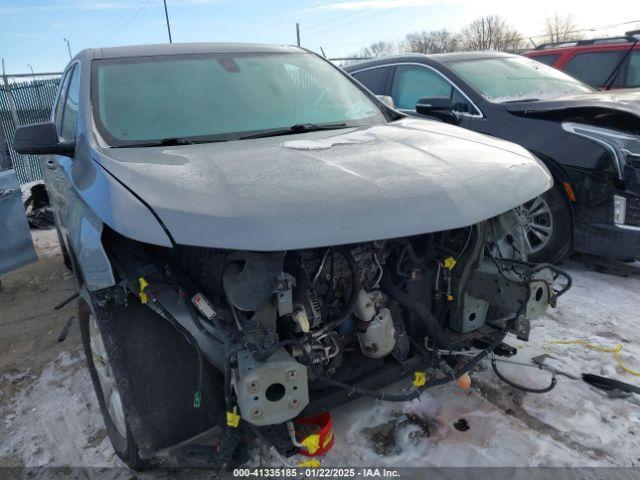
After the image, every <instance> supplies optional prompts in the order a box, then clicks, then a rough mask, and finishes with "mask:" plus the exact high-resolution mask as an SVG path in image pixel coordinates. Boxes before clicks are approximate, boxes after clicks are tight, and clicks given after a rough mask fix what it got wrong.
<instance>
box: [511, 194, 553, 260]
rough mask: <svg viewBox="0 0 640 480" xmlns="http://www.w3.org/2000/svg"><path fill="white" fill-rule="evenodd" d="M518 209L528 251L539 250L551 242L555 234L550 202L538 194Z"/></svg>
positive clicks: (535, 251)
mask: <svg viewBox="0 0 640 480" xmlns="http://www.w3.org/2000/svg"><path fill="white" fill-rule="evenodd" d="M517 211H518V214H519V217H520V228H521V229H522V234H523V237H524V244H525V247H526V248H527V252H528V253H530V254H531V253H537V252H539V251H540V250H542V249H543V248H544V247H546V246H547V245H548V244H549V241H550V240H551V237H552V235H553V228H554V225H553V214H552V213H551V208H550V207H549V204H548V203H547V201H546V200H545V199H544V198H543V197H542V196H538V197H536V198H534V199H533V200H531V201H530V202H527V203H525V204H524V205H522V206H521V207H518V209H517Z"/></svg>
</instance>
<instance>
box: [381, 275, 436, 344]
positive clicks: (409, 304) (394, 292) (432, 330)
mask: <svg viewBox="0 0 640 480" xmlns="http://www.w3.org/2000/svg"><path fill="white" fill-rule="evenodd" d="M382 286H383V287H384V290H385V292H386V293H387V294H388V295H389V296H390V297H392V298H394V299H395V300H396V301H397V302H398V303H399V304H400V305H402V306H404V307H405V308H407V309H409V310H411V311H412V312H413V313H415V314H416V315H417V316H418V317H419V318H420V320H422V322H423V323H424V325H425V327H426V328H427V331H428V332H429V337H431V338H432V339H433V340H434V341H435V342H436V345H437V346H438V347H440V348H443V349H447V348H449V339H448V338H447V337H446V335H445V334H444V331H443V330H442V327H441V326H440V324H439V323H438V321H437V320H436V318H435V317H434V316H433V314H432V313H431V311H430V310H429V309H428V308H427V307H426V306H425V305H423V304H422V303H420V302H419V301H418V300H416V299H415V298H413V297H411V296H410V295H409V294H407V293H405V292H403V291H402V290H401V289H400V288H399V287H398V286H396V285H395V284H394V283H393V281H392V280H391V278H389V276H388V275H385V276H384V277H382Z"/></svg>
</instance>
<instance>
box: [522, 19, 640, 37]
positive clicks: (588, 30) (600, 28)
mask: <svg viewBox="0 0 640 480" xmlns="http://www.w3.org/2000/svg"><path fill="white" fill-rule="evenodd" d="M632 23H640V20H632V21H630V22H621V23H615V24H612V25H603V26H601V27H591V28H580V29H577V30H569V31H567V32H565V33H584V32H595V31H598V30H607V29H609V28H615V27H621V26H623V25H629V24H632ZM547 36H548V33H541V34H539V35H523V37H524V38H544V37H547Z"/></svg>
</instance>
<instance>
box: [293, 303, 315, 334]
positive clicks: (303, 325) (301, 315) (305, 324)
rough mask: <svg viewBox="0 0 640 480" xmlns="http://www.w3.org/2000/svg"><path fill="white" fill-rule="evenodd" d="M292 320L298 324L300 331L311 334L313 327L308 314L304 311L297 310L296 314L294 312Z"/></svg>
mask: <svg viewBox="0 0 640 480" xmlns="http://www.w3.org/2000/svg"><path fill="white" fill-rule="evenodd" d="M291 318H293V321H294V322H296V323H297V324H298V327H299V328H300V331H301V332H302V333H309V328H310V327H311V325H310V324H309V317H307V312H305V311H304V309H300V310H296V311H295V312H293V315H292V316H291Z"/></svg>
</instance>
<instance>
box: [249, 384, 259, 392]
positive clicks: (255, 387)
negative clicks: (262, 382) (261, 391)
mask: <svg viewBox="0 0 640 480" xmlns="http://www.w3.org/2000/svg"><path fill="white" fill-rule="evenodd" d="M248 388H249V393H256V392H257V391H258V382H251V383H250V384H249V386H248Z"/></svg>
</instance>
